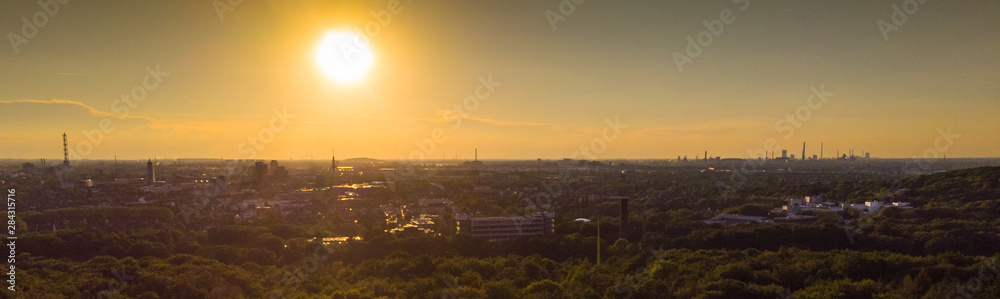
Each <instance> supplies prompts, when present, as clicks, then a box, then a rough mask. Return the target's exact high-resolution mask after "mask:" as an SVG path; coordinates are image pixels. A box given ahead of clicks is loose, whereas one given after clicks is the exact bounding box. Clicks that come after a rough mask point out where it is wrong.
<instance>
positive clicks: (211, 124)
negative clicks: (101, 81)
mask: <svg viewBox="0 0 1000 299" xmlns="http://www.w3.org/2000/svg"><path fill="white" fill-rule="evenodd" d="M23 103H27V104H43V105H70V106H76V107H80V108H83V109H84V110H86V111H87V113H88V114H90V115H93V116H97V117H113V118H117V119H128V120H141V121H145V122H146V123H145V124H142V125H140V126H138V127H136V128H134V129H133V130H131V131H135V130H138V129H141V128H150V129H156V130H164V129H166V130H174V131H177V132H180V133H184V132H188V131H192V130H201V131H210V132H226V131H231V130H234V129H241V128H244V127H246V126H249V123H247V122H234V121H222V122H220V121H189V120H177V119H159V118H152V117H149V116H145V115H132V114H122V113H113V112H105V111H101V110H98V109H97V108H94V107H91V106H90V105H87V104H85V103H82V102H79V101H73V100H60V99H52V100H30V99H29V100H0V104H23Z"/></svg>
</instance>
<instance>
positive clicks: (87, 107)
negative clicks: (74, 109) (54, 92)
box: [0, 99, 156, 121]
mask: <svg viewBox="0 0 1000 299" xmlns="http://www.w3.org/2000/svg"><path fill="white" fill-rule="evenodd" d="M19 103H32V104H56V105H73V106H78V107H80V108H83V109H85V110H87V113H90V114H93V115H94V116H100V117H117V118H128V119H144V120H148V121H156V120H155V119H152V118H149V117H146V116H136V115H131V114H121V113H111V112H104V111H101V110H97V108H94V107H91V106H90V105H87V104H84V103H82V102H78V101H72V100H58V99H52V100H0V104H19Z"/></svg>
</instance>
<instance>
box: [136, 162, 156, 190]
mask: <svg viewBox="0 0 1000 299" xmlns="http://www.w3.org/2000/svg"><path fill="white" fill-rule="evenodd" d="M139 161H142V160H139ZM146 179H147V180H149V182H146V184H147V185H152V184H155V183H156V165H154V164H153V160H146Z"/></svg>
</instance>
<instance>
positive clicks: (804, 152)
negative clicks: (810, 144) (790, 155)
mask: <svg viewBox="0 0 1000 299" xmlns="http://www.w3.org/2000/svg"><path fill="white" fill-rule="evenodd" d="M805 160H806V143H805V142H803V143H802V161H805Z"/></svg>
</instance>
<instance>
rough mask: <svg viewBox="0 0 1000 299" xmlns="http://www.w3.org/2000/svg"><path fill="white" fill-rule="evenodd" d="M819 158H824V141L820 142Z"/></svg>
mask: <svg viewBox="0 0 1000 299" xmlns="http://www.w3.org/2000/svg"><path fill="white" fill-rule="evenodd" d="M819 158H820V159H823V143H822V142H820V143H819Z"/></svg>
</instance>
